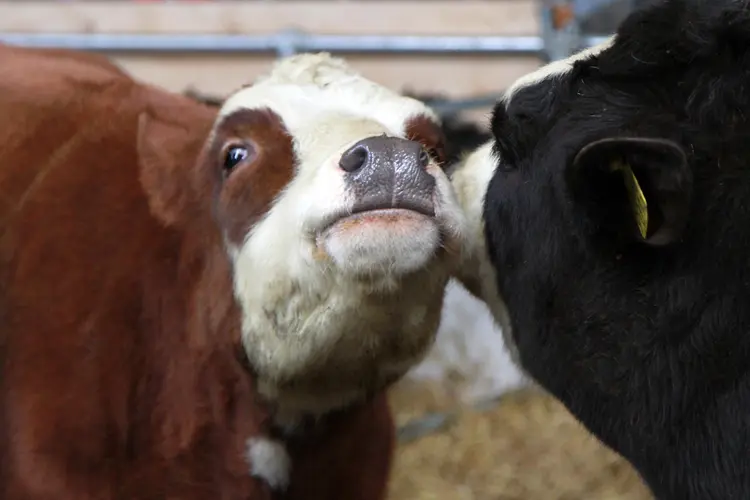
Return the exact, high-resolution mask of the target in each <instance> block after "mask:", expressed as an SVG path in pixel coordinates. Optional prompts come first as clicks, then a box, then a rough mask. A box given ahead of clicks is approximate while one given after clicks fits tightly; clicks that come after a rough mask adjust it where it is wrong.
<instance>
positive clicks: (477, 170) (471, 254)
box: [451, 140, 518, 361]
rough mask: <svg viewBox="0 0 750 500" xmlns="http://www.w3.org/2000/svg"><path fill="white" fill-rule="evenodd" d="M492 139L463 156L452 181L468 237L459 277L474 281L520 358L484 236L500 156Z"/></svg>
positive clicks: (511, 351) (457, 274)
mask: <svg viewBox="0 0 750 500" xmlns="http://www.w3.org/2000/svg"><path fill="white" fill-rule="evenodd" d="M493 143H494V141H493V140H490V141H488V142H486V143H485V144H484V145H482V146H480V147H479V148H478V149H477V150H476V151H474V152H472V153H471V154H470V155H468V156H467V157H466V158H464V159H463V161H462V163H461V165H460V167H459V168H458V169H457V170H456V171H455V172H454V173H453V177H452V179H451V180H452V182H453V187H454V189H455V191H456V196H457V198H458V201H459V203H460V204H461V207H462V208H463V211H464V214H465V215H466V220H467V226H468V233H469V236H468V239H467V241H466V243H465V246H464V250H463V253H462V256H461V265H460V269H459V270H458V271H457V272H456V277H457V278H458V279H459V280H460V281H462V282H463V283H470V284H475V289H473V290H472V292H473V293H474V294H475V295H477V296H479V297H481V298H482V300H484V302H485V303H486V304H487V306H488V308H489V310H490V311H491V312H492V315H493V317H494V318H495V321H496V322H497V325H498V327H499V328H500V330H501V331H502V333H503V337H504V338H505V342H506V344H507V347H508V349H509V350H510V353H511V356H512V358H513V359H514V360H516V361H517V360H518V355H517V352H516V350H515V344H514V343H513V341H512V338H511V335H510V333H511V325H510V318H509V316H508V311H507V309H506V306H505V302H504V301H503V300H502V298H501V297H500V293H499V292H498V290H497V274H496V273H495V268H494V267H493V266H492V263H491V262H490V259H489V255H488V254H487V245H486V242H485V237H484V202H485V196H486V194H487V187H488V186H489V183H490V181H491V180H492V176H493V175H494V173H495V169H496V168H497V158H496V157H495V155H494V152H493V150H492V145H493Z"/></svg>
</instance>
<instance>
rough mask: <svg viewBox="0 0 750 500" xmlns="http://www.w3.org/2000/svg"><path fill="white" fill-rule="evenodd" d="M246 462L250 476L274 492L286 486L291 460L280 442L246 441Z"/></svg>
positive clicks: (253, 439) (265, 439)
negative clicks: (261, 481)
mask: <svg viewBox="0 0 750 500" xmlns="http://www.w3.org/2000/svg"><path fill="white" fill-rule="evenodd" d="M247 461H248V463H249V465H250V474H251V475H252V476H253V477H257V478H259V479H262V480H264V481H265V482H266V483H268V485H269V486H270V487H271V488H273V489H274V490H283V489H286V487H287V486H288V484H289V475H290V473H291V468H292V460H291V458H289V455H288V454H287V451H286V447H284V445H283V444H282V443H281V442H279V441H274V440H271V439H268V438H251V439H248V440H247Z"/></svg>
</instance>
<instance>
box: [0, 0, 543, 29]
mask: <svg viewBox="0 0 750 500" xmlns="http://www.w3.org/2000/svg"><path fill="white" fill-rule="evenodd" d="M537 17H538V15H537V10H536V2H535V1H534V0H462V1H460V2H458V1H445V0H410V1H403V2H340V1H331V0H329V1H324V0H313V1H299V0H297V1H283V2H258V1H256V2H232V1H220V2H205V3H197V2H186V3H177V2H163V3H142V4H139V3H133V2H112V1H92V2H63V3H54V2H49V1H38V0H24V1H23V2H17V3H16V2H2V3H0V31H21V32H28V33H45V32H54V33H182V34H188V33H213V34H217V33H218V34H237V33H244V34H248V33H253V34H263V33H274V32H277V31H280V30H283V29H286V28H290V27H295V28H299V29H302V30H306V31H311V32H315V33H328V34H348V35H359V34H382V35H389V34H407V35H408V34H414V35H534V34H537V33H538V28H539V27H538V20H537Z"/></svg>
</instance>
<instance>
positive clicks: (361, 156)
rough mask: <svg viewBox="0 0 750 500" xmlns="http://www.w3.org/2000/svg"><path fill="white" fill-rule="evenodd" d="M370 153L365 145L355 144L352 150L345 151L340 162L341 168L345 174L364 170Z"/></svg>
mask: <svg viewBox="0 0 750 500" xmlns="http://www.w3.org/2000/svg"><path fill="white" fill-rule="evenodd" d="M369 155H370V152H369V151H368V150H367V147H365V146H364V145H363V144H355V145H354V146H353V147H352V148H350V149H349V150H347V151H345V152H344V154H342V155H341V159H340V160H339V167H341V170H344V171H345V172H354V171H355V170H359V169H360V168H362V167H363V166H364V165H365V163H367V157H368V156H369Z"/></svg>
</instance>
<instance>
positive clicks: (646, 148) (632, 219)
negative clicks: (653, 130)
mask: <svg viewBox="0 0 750 500" xmlns="http://www.w3.org/2000/svg"><path fill="white" fill-rule="evenodd" d="M566 176H567V182H568V186H569V187H570V189H571V192H572V193H573V197H574V198H575V199H576V200H577V201H579V202H583V203H584V204H588V205H589V206H590V208H591V210H593V211H594V213H595V215H596V217H597V219H598V220H599V221H600V222H601V223H602V224H604V225H606V226H614V229H617V230H622V231H624V232H625V233H626V234H627V235H628V236H630V237H632V238H634V239H636V240H637V241H640V242H642V243H645V244H648V245H654V246H661V245H668V244H670V243H672V242H674V241H676V240H678V239H679V238H680V236H681V235H682V231H683V229H684V227H685V224H686V222H687V219H688V214H689V210H690V198H691V195H692V188H693V176H692V171H691V169H690V166H689V165H688V162H687V157H686V155H685V152H684V151H683V149H682V148H681V147H680V146H679V145H678V144H677V143H675V142H673V141H670V140H667V139H658V138H646V137H609V138H605V139H600V140H597V141H594V142H591V143H589V144H587V145H586V146H584V147H583V148H582V149H581V150H580V151H579V152H578V154H577V155H576V157H575V159H574V160H573V162H572V164H571V165H570V167H569V168H568V170H567V172H566Z"/></svg>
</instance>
